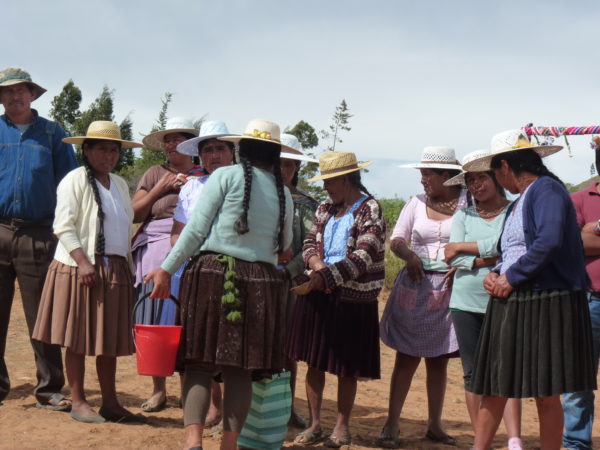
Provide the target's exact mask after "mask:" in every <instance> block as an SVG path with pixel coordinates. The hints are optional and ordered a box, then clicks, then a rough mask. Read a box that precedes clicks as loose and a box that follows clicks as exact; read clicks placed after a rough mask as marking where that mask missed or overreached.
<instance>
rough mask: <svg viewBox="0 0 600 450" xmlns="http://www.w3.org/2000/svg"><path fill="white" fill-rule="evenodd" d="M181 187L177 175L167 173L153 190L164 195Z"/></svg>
mask: <svg viewBox="0 0 600 450" xmlns="http://www.w3.org/2000/svg"><path fill="white" fill-rule="evenodd" d="M180 185H181V181H180V180H178V179H177V175H175V174H173V173H171V172H167V173H165V174H164V175H163V176H162V177H160V180H158V182H157V183H156V184H155V185H154V187H153V188H152V190H156V192H157V193H158V194H159V195H163V194H166V193H167V192H169V191H172V190H174V189H178V188H179V186H180Z"/></svg>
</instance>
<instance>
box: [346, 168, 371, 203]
mask: <svg viewBox="0 0 600 450" xmlns="http://www.w3.org/2000/svg"><path fill="white" fill-rule="evenodd" d="M346 177H347V178H348V181H349V182H350V184H351V185H352V186H354V187H355V188H356V189H358V190H359V191H361V192H362V193H364V194H367V195H368V196H369V197H372V195H371V193H370V192H369V191H368V190H367V188H366V187H365V186H364V185H363V184H362V181H361V179H360V170H356V171H354V172H350V173H348V174H346Z"/></svg>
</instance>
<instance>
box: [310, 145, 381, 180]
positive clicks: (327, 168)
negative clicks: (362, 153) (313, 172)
mask: <svg viewBox="0 0 600 450" xmlns="http://www.w3.org/2000/svg"><path fill="white" fill-rule="evenodd" d="M371 164H373V162H372V161H365V162H360V163H359V162H358V161H357V160H356V155H355V154H354V153H352V152H326V153H323V154H322V155H321V156H319V172H320V173H321V175H319V176H316V177H314V178H310V179H309V180H306V181H309V182H311V183H312V182H313V181H319V180H326V179H327V178H333V177H339V176H340V175H345V174H347V173H350V172H356V171H357V170H360V169H362V168H364V167H367V166H370V165H371Z"/></svg>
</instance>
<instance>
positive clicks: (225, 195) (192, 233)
mask: <svg viewBox="0 0 600 450" xmlns="http://www.w3.org/2000/svg"><path fill="white" fill-rule="evenodd" d="M284 194H285V223H284V230H283V248H284V249H287V248H288V247H289V246H290V245H291V243H292V222H293V214H294V206H293V202H292V196H291V195H290V191H289V190H288V188H286V187H284ZM243 199H244V171H243V168H242V166H241V165H235V166H226V167H221V168H219V169H217V170H215V171H214V172H213V173H212V174H211V176H210V178H209V179H208V181H207V182H206V184H205V185H204V189H203V190H202V195H201V201H199V202H198V205H197V207H196V208H194V211H193V212H192V215H191V217H190V221H189V222H188V224H187V225H186V226H185V228H184V229H183V232H182V233H181V236H180V237H179V239H178V240H177V243H176V244H175V246H174V247H173V249H172V250H171V252H170V253H169V256H168V257H167V259H165V261H164V262H163V263H162V265H161V267H162V268H163V269H164V270H166V271H167V272H169V273H170V274H173V273H175V271H176V270H177V269H178V268H179V267H180V266H181V264H183V262H184V261H186V260H187V259H188V258H189V257H190V256H192V255H195V254H198V253H199V252H201V251H210V252H215V253H222V254H225V255H229V256H233V257H235V258H237V259H241V260H244V261H249V262H255V261H262V262H266V263H271V264H274V265H275V264H277V253H276V247H277V234H278V230H279V199H278V197H277V188H276V184H275V177H274V176H273V174H272V173H270V172H268V171H266V170H263V169H258V168H256V167H252V190H251V195H250V207H249V208H248V227H249V228H250V231H249V232H248V233H246V234H238V233H237V232H236V231H235V228H234V224H235V222H236V221H237V220H238V218H239V217H240V214H241V212H242V201H243Z"/></svg>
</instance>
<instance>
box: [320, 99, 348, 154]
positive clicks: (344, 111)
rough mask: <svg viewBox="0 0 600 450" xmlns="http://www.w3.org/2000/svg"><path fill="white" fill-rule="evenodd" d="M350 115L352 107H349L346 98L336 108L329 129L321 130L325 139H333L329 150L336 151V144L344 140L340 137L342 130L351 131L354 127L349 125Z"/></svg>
mask: <svg viewBox="0 0 600 450" xmlns="http://www.w3.org/2000/svg"><path fill="white" fill-rule="evenodd" d="M350 117H352V114H350V109H349V108H348V104H347V103H346V100H344V99H342V101H341V103H340V104H339V106H337V107H336V108H335V113H334V114H333V118H332V119H333V122H332V124H331V125H329V130H321V137H322V138H323V139H331V145H330V146H328V147H327V150H329V151H332V152H333V151H335V146H336V144H337V143H341V142H343V141H342V139H341V138H340V133H341V132H342V131H350V130H351V129H352V128H350V126H348V123H349V120H350Z"/></svg>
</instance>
